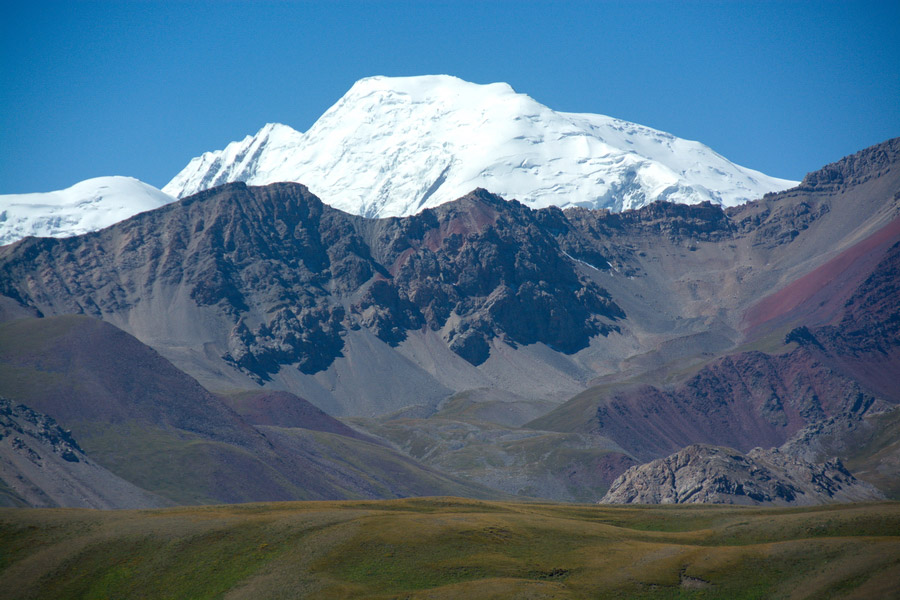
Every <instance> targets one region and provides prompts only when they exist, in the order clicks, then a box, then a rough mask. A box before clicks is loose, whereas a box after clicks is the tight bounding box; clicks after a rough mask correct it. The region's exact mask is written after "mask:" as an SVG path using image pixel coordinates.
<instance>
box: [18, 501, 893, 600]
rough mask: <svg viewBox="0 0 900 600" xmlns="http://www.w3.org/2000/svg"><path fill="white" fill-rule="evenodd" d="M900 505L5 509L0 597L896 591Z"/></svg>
mask: <svg viewBox="0 0 900 600" xmlns="http://www.w3.org/2000/svg"><path fill="white" fill-rule="evenodd" d="M898 582H900V503H877V504H865V505H841V506H824V507H814V508H803V509H796V508H794V509H760V508H743V507H723V506H691V507H682V506H668V507H621V506H591V505H564V504H537V503H534V504H531V503H499V502H483V501H475V500H463V499H457V498H421V499H406V500H391V501H344V502H293V503H268V504H243V505H227V506H199V507H198V506H194V507H178V508H169V509H159V510H145V511H94V510H83V509H3V510H0V598H191V599H200V598H229V599H236V598H298V597H310V598H323V599H328V598H385V599H387V598H466V599H467V600H473V599H477V598H728V599H735V598H891V597H900V583H898Z"/></svg>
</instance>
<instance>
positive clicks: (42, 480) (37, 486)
mask: <svg viewBox="0 0 900 600" xmlns="http://www.w3.org/2000/svg"><path fill="white" fill-rule="evenodd" d="M0 484H2V486H3V489H0V504H5V505H13V506H15V505H17V504H24V505H27V506H34V507H51V506H69V507H83V508H101V509H110V508H153V507H159V506H167V505H168V504H170V503H169V502H167V501H166V500H164V499H163V498H161V497H159V496H156V495H154V494H151V493H149V492H146V491H144V490H142V489H140V488H139V487H137V486H135V485H133V484H131V483H128V482H127V481H125V480H124V479H122V478H120V477H118V476H116V475H114V474H113V473H111V472H110V471H108V470H106V469H104V468H103V467H101V466H100V465H98V464H96V463H95V462H93V461H92V460H90V459H89V458H88V457H87V456H86V455H85V453H84V451H83V450H82V449H81V447H80V446H79V445H78V442H76V441H75V439H74V438H73V437H72V432H70V431H68V430H65V429H63V428H62V427H60V426H59V425H58V424H57V423H56V421H55V420H54V419H52V418H50V417H48V416H47V415H44V414H42V413H39V412H36V411H34V410H31V409H30V408H28V407H27V406H25V405H24V404H16V403H14V402H12V401H10V400H8V399H6V398H0Z"/></svg>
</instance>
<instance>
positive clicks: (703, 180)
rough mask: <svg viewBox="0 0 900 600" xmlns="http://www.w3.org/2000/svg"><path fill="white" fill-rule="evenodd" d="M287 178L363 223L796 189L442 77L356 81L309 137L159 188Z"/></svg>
mask: <svg viewBox="0 0 900 600" xmlns="http://www.w3.org/2000/svg"><path fill="white" fill-rule="evenodd" d="M235 181H243V182H245V183H248V184H251V185H264V184H268V183H275V182H280V181H295V182H298V183H303V184H304V185H306V186H308V187H309V188H310V189H311V190H312V191H313V193H316V194H318V195H320V196H322V197H323V198H328V202H329V204H331V205H332V206H334V207H335V208H339V209H341V210H344V211H346V212H349V213H351V214H358V215H363V216H366V217H388V216H408V215H413V214H416V213H418V212H420V211H421V210H422V209H425V208H433V207H435V206H438V205H440V204H443V203H444V202H448V201H451V200H455V199H456V198H459V197H460V196H463V195H465V194H466V193H468V192H470V191H471V190H473V189H475V188H484V189H487V190H489V191H491V192H492V193H494V194H498V195H500V196H503V197H504V198H507V199H516V200H519V201H520V202H522V203H524V204H526V205H527V206H529V207H531V208H544V207H547V206H560V207H567V206H582V207H587V208H609V209H612V210H624V209H629V208H639V207H641V206H645V205H647V204H649V203H651V202H654V201H656V200H668V201H670V202H680V203H688V204H696V203H698V202H712V203H713V204H719V205H723V206H735V205H737V204H741V203H743V202H747V201H748V200H753V199H756V198H759V197H761V196H762V195H763V194H765V193H767V192H773V191H780V190H783V189H785V188H788V187H791V186H793V185H796V183H797V182H795V181H788V180H784V179H777V178H774V177H769V176H767V175H765V174H763V173H760V172H758V171H754V170H752V169H747V168H744V167H740V166H737V165H735V164H733V163H731V162H729V161H728V160H726V159H724V158H723V157H722V156H720V155H718V154H716V153H715V152H713V151H712V150H711V149H710V148H708V147H706V146H704V145H703V144H701V143H698V142H692V141H687V140H683V139H680V138H677V137H675V136H673V135H671V134H668V133H664V132H661V131H657V130H654V129H651V128H649V127H644V126H642V125H637V124H634V123H629V122H627V121H622V120H619V119H614V118H611V117H606V116H603V115H596V114H575V113H562V112H556V111H553V110H551V109H549V108H547V107H546V106H544V105H542V104H540V103H538V102H536V101H534V100H533V99H532V98H530V97H528V96H526V95H524V94H518V93H516V92H515V91H514V90H513V89H512V88H511V87H510V86H509V85H508V84H505V83H492V84H488V85H478V84H474V83H469V82H466V81H463V80H461V79H458V78H456V77H451V76H447V75H428V76H420V77H369V78H366V79H362V80H360V81H358V82H357V83H356V84H354V85H353V87H352V88H351V89H350V90H349V91H348V92H347V94H345V95H344V97H343V98H341V99H340V100H339V101H338V102H337V103H336V104H335V105H334V106H332V107H331V108H330V109H328V110H327V111H326V112H325V113H324V114H323V115H322V117H320V118H319V120H318V121H316V123H315V124H313V126H312V127H311V128H310V129H309V131H307V132H306V133H300V132H298V131H295V130H294V129H292V128H290V127H288V126H287V125H282V124H278V123H270V124H268V125H266V126H265V127H263V128H262V129H260V131H259V132H258V133H256V134H255V135H253V136H247V137H246V138H244V139H243V140H241V141H239V142H233V143H231V144H229V145H228V146H227V147H226V148H225V149H223V150H219V151H215V152H207V153H205V154H203V155H201V156H199V157H196V158H194V159H193V160H191V162H190V163H189V164H188V165H187V166H186V167H185V168H184V169H183V170H182V171H181V172H180V173H179V174H178V175H176V176H175V177H174V178H173V179H172V181H170V182H169V183H168V184H167V185H166V186H165V187H164V188H163V191H164V192H166V193H167V194H170V195H171V196H174V197H178V198H183V197H186V196H189V195H191V194H194V193H196V192H199V191H201V190H204V189H208V188H211V187H215V186H217V185H222V184H224V183H230V182H235Z"/></svg>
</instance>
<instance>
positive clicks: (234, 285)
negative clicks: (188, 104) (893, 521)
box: [0, 142, 900, 456]
mask: <svg viewBox="0 0 900 600" xmlns="http://www.w3.org/2000/svg"><path fill="white" fill-rule="evenodd" d="M896 146H897V144H894V143H892V142H890V143H886V144H883V145H881V146H880V147H879V148H876V149H871V150H869V151H868V152H869V154H872V155H873V156H874V155H877V156H880V157H881V158H879V159H878V160H874V159H873V160H871V161H862V163H861V164H863V163H864V164H872V165H874V166H875V167H877V169H876V171H875V172H873V173H872V174H871V176H867V177H864V176H862V175H855V176H853V177H850V178H849V179H846V180H842V181H843V182H842V183H841V184H840V185H839V186H838V187H836V188H831V187H829V189H828V190H820V191H817V189H818V188H815V186H814V187H813V188H810V189H811V190H812V191H802V190H791V191H788V192H785V193H782V194H778V195H774V196H767V197H766V198H763V199H762V200H760V201H758V202H753V203H750V204H748V205H745V206H742V207H739V208H735V209H728V210H723V209H722V208H721V207H719V206H715V205H713V204H710V203H701V204H697V205H690V206H689V205H683V204H671V203H662V202H661V203H654V204H652V205H650V206H646V207H644V208H642V209H640V210H635V211H626V212H623V213H611V212H608V211H605V210H587V209H583V208H572V209H569V210H566V211H562V210H560V209H558V208H545V209H541V210H531V209H530V208H528V207H527V206H525V205H523V204H521V203H518V202H515V201H506V200H503V199H502V198H500V197H498V196H495V195H493V194H490V193H488V192H485V191H484V190H476V191H475V192H472V193H471V194H469V195H467V196H465V197H463V198H460V199H458V200H456V201H454V202H449V203H445V204H442V205H440V206H438V207H436V208H433V209H427V210H424V211H422V212H421V213H419V214H417V215H415V216H412V217H406V218H390V219H366V218H363V217H358V216H353V215H348V214H346V213H343V212H341V211H339V210H336V209H334V208H331V207H329V206H327V205H325V204H323V203H322V201H320V200H319V199H318V198H317V197H316V196H314V195H312V194H311V193H310V192H309V190H307V189H306V188H305V187H303V186H302V185H299V184H289V183H280V184H272V185H269V186H266V187H249V186H246V185H244V184H242V183H233V184H228V185H225V186H222V187H220V188H215V189H211V190H207V191H204V192H201V193H199V194H197V195H195V196H192V197H189V198H185V199H183V200H181V201H179V202H176V203H173V204H169V205H167V206H165V207H162V208H160V209H158V210H155V211H151V212H148V213H143V214H140V215H137V216H135V217H133V218H131V219H129V220H128V221H125V222H122V223H119V224H116V225H114V226H113V227H110V228H108V229H105V230H103V231H99V232H96V233H93V234H89V235H85V236H81V237H78V238H70V239H65V240H46V239H44V240H37V239H29V240H23V241H21V242H19V243H18V244H14V245H12V246H8V247H3V248H2V249H0V294H2V295H3V296H6V297H7V299H8V300H7V301H5V304H7V305H8V304H10V303H15V304H17V305H19V308H22V307H24V308H23V310H30V311H39V312H40V313H41V314H44V315H60V314H66V313H84V314H88V315H91V316H95V317H97V318H100V319H103V320H106V321H108V322H110V323H112V324H114V325H116V326H117V327H120V328H122V329H124V330H126V331H128V332H129V333H131V334H133V335H135V336H136V337H137V338H138V339H140V340H141V341H142V342H144V343H146V344H148V345H150V346H151V347H153V348H155V349H157V350H158V351H159V352H160V353H162V354H163V355H164V356H165V357H166V358H167V359H169V360H172V361H174V362H175V363H176V364H178V365H179V366H180V367H182V368H184V369H185V370H186V371H187V372H188V373H190V374H191V375H192V376H194V377H196V378H197V379H198V380H199V381H200V382H201V383H202V384H203V385H205V386H206V387H208V388H210V389H216V390H226V389H246V388H248V387H250V386H253V385H264V386H267V387H270V388H273V389H279V390H285V391H290V392H293V393H295V394H297V395H299V396H302V397H304V398H307V399H309V400H310V401H311V402H313V403H315V404H316V405H317V406H319V407H320V408H322V409H323V410H325V411H326V412H329V413H330V414H337V415H353V416H382V415H386V414H390V413H392V412H395V411H397V410H400V409H403V408H404V407H406V406H408V405H410V404H419V405H426V406H429V407H434V406H436V404H437V403H439V402H440V401H441V400H443V399H444V398H446V397H448V396H450V395H451V394H453V393H454V392H462V391H466V390H471V389H481V388H492V389H498V390H501V391H503V392H510V393H513V394H515V395H518V396H519V397H520V399H525V400H528V401H548V400H549V401H552V402H562V401H564V400H565V399H566V398H569V397H571V396H572V395H574V394H576V393H578V392H579V391H581V390H583V389H584V388H585V387H587V386H588V385H589V384H590V382H592V381H593V380H595V379H596V378H598V377H604V376H612V377H616V378H619V379H620V380H621V379H625V378H627V377H629V376H633V375H637V374H639V373H642V372H650V371H661V370H666V369H669V368H672V367H674V366H678V363H680V362H682V361H684V362H686V363H688V364H690V365H696V364H698V363H700V362H702V363H707V362H709V361H711V360H714V359H716V357H718V356H721V355H722V354H723V353H724V352H725V351H727V350H729V349H732V348H734V347H735V346H736V345H737V344H739V343H741V342H742V341H744V340H745V339H748V338H749V339H756V338H757V337H759V336H761V335H762V334H763V333H766V331H764V330H766V328H769V330H773V331H774V330H780V328H782V327H784V328H785V330H786V331H789V330H790V329H792V328H794V327H796V326H798V325H806V326H810V327H812V326H824V324H825V323H826V322H828V320H829V319H831V318H832V317H835V316H836V315H837V314H838V313H837V312H835V311H837V310H843V305H842V304H840V303H838V304H837V305H832V304H828V303H827V302H826V303H825V305H823V306H824V308H821V309H819V308H816V307H819V302H818V298H814V297H813V296H814V294H812V295H810V294H809V293H808V292H809V289H813V288H815V289H820V288H821V286H819V287H816V286H813V287H812V288H810V287H809V286H806V282H805V279H804V278H805V277H806V276H807V275H809V274H811V273H812V274H815V272H816V271H817V269H819V268H821V267H823V266H827V265H828V264H829V263H828V260H829V259H835V260H837V259H841V260H843V258H842V257H845V255H844V254H842V252H844V251H849V250H850V249H853V248H857V249H858V248H859V247H858V244H859V243H861V242H860V240H865V239H869V238H870V237H871V236H872V235H873V232H874V231H876V229H878V228H885V227H886V226H888V225H889V224H890V223H893V222H895V217H896V216H897V214H898V207H900V200H898V197H896V196H895V194H896V193H897V190H898V188H900V185H898V181H900V179H898V177H900V169H897V168H893V167H890V165H896V164H897V163H898V160H900V155H898V152H897V149H896ZM884 165H888V166H884ZM860 168H861V167H860ZM873 168H874V167H873ZM854 172H856V171H854ZM895 233H896V232H895ZM891 235H894V234H890V235H888V236H887V237H886V238H885V240H884V242H885V244H887V243H888V242H889V240H890V239H894V238H892V237H891ZM894 241H896V240H894ZM873 247H874V248H875V250H872V251H866V252H862V253H861V255H860V256H864V257H868V258H866V259H865V260H868V259H869V258H871V260H872V262H873V263H874V262H877V260H878V257H880V256H881V255H882V254H883V252H884V251H885V248H884V247H882V245H877V244H876V245H875V246H873ZM861 260H862V258H861ZM864 262H865V261H864ZM823 263H825V265H823ZM841 264H843V263H841ZM851 266H852V268H849V267H847V265H844V266H843V268H842V270H840V269H839V272H840V273H867V272H871V270H870V269H871V268H872V267H874V266H875V265H874V264H870V263H868V262H866V264H865V267H866V268H865V269H862V268H860V269H857V268H856V266H857V265H856V263H854V264H853V265H851ZM867 269H869V270H868V271H867ZM826 275H827V274H826ZM842 277H843V276H842ZM863 277H864V276H863ZM888 278H890V275H888ZM838 280H839V281H840V282H841V285H842V289H845V288H846V289H852V285H857V284H859V283H861V281H860V280H859V279H858V278H855V276H850V275H847V277H845V278H843V279H841V278H838ZM823 281H826V282H827V281H837V280H836V279H835V278H834V277H831V278H830V279H829V278H828V277H825V279H823ZM873 281H874V280H873ZM798 282H799V283H803V284H804V285H802V286H799V289H797V288H795V287H792V286H794V285H795V284H797V283H798ZM819 283H821V282H819ZM851 284H852V285H851ZM816 285H818V283H817V284H816ZM804 286H806V287H804ZM882 287H883V286H879V287H878V289H882ZM884 289H887V288H884ZM776 290H777V291H776ZM783 290H787V292H790V293H789V294H788V295H789V298H787V300H788V302H787V303H785V302H781V301H780V299H779V298H774V299H775V300H778V302H774V303H768V304H767V303H766V302H764V300H765V299H766V298H768V297H769V296H774V295H773V294H772V292H773V291H776V294H777V293H779V292H780V291H783ZM889 297H890V296H889V295H888V296H884V298H889ZM842 298H843V297H842ZM883 303H884V304H885V306H884V308H885V310H887V311H889V309H890V303H889V302H887V300H884V299H883ZM860 306H862V305H860ZM786 307H787V308H786ZM826 308H827V309H828V310H827V311H826V310H825V309H826ZM788 309H791V310H788ZM832 309H834V310H832ZM792 310H793V311H794V312H792ZM862 310H863V312H862V314H863V315H864V314H867V311H868V310H869V309H868V308H863V309H862ZM754 311H755V312H754ZM797 311H800V312H797ZM817 311H818V312H817ZM829 311H830V312H829ZM813 313H815V314H816V315H818V316H817V319H818V321H817V322H816V323H812V322H809V321H808V320H807V318H806V317H807V316H808V315H810V314H813ZM879 314H880V313H879ZM751 317H752V318H751ZM811 331H812V329H811ZM813 333H814V334H815V335H819V334H818V333H816V332H813ZM807 350H809V352H808V353H807V354H808V355H809V356H802V357H800V359H802V360H799V362H800V363H802V364H804V365H806V366H808V367H809V368H810V369H813V370H814V371H816V373H821V372H823V371H824V370H828V369H832V370H835V371H836V372H838V374H839V375H840V376H842V377H846V378H847V379H849V380H853V381H855V376H854V375H853V373H852V372H850V373H849V375H848V374H847V372H846V371H845V370H844V368H843V367H840V365H838V364H837V363H836V362H835V361H834V359H833V358H831V359H828V360H825V359H824V358H823V357H822V356H821V355H819V354H815V352H813V351H812V350H810V349H808V348H807ZM684 362H682V364H681V365H680V366H684ZM750 363H754V364H750ZM847 364H849V363H847ZM720 365H721V366H722V368H721V369H717V367H716V365H713V367H714V368H713V371H718V372H712V373H704V377H705V380H704V381H702V382H699V387H698V388H697V389H698V390H699V391H703V390H706V391H707V392H709V393H710V394H713V395H715V396H716V398H714V399H713V400H711V401H710V402H709V403H708V404H709V406H711V407H715V406H718V405H721V404H723V403H724V404H728V402H729V401H728V396H727V394H728V392H729V389H730V387H731V386H732V385H735V386H738V385H739V386H743V387H744V388H746V389H747V390H749V394H750V395H751V396H753V398H754V402H757V401H758V402H759V403H760V404H765V403H766V402H767V401H768V400H769V399H770V398H769V395H766V397H761V398H757V395H758V394H761V393H763V392H764V391H765V390H764V388H765V387H766V386H765V385H762V384H761V385H759V386H758V385H756V384H755V383H754V382H749V383H747V382H741V381H737V379H735V377H738V378H740V377H742V376H743V374H745V373H754V372H757V371H759V372H761V374H760V377H762V378H765V377H769V376H770V375H771V376H773V377H777V378H781V379H780V380H778V381H772V382H770V383H771V385H770V386H769V387H772V388H773V393H772V394H771V396H772V397H771V400H772V401H771V402H770V403H769V405H766V406H768V408H766V410H765V411H764V413H765V414H763V415H762V416H760V417H759V418H760V419H762V420H761V421H759V422H760V423H763V422H765V423H769V424H768V425H764V428H769V429H771V428H772V427H775V428H780V429H779V433H778V435H777V436H776V437H771V438H764V439H747V440H739V441H735V440H733V439H722V440H709V441H712V442H713V443H721V444H726V445H734V446H737V447H739V448H741V449H748V448H749V447H752V446H754V445H757V444H759V443H764V444H766V445H775V444H778V443H781V442H783V441H784V439H786V437H787V436H789V435H790V434H791V433H793V431H794V430H795V429H796V428H797V427H799V426H802V425H804V424H806V422H808V421H807V417H806V416H802V415H801V416H802V418H798V417H797V416H796V415H793V414H790V410H793V409H790V410H788V409H785V410H786V411H787V412H785V411H782V410H781V409H780V408H779V406H778V403H779V402H780V403H781V405H784V406H788V405H790V404H792V402H793V401H792V400H790V399H789V398H788V395H787V394H788V393H789V391H790V386H791V385H793V384H792V383H791V381H790V378H791V377H793V371H796V369H795V368H794V367H792V366H791V365H790V364H778V361H777V360H772V359H771V357H767V356H749V355H747V356H743V357H740V358H739V359H736V360H733V361H731V362H730V363H729V361H727V360H725V361H722V362H721V363H720ZM680 366H679V368H680ZM820 367H821V368H820ZM837 367H840V368H837ZM851 371H852V369H851ZM807 379H809V385H808V386H807V387H808V388H810V389H812V390H813V391H814V393H815V394H816V395H817V396H818V398H819V400H816V401H813V399H812V396H811V395H809V394H807V395H805V396H803V398H805V399H806V400H809V402H808V404H809V406H808V407H803V406H798V407H797V411H800V412H803V411H806V410H807V409H809V410H811V411H812V412H810V418H820V417H821V416H820V415H819V414H818V413H817V412H816V411H817V410H818V409H816V408H815V407H816V405H817V404H816V402H818V404H819V405H822V406H823V407H824V406H825V405H829V403H830V402H831V400H829V399H827V398H826V399H822V398H823V397H822V395H821V391H822V390H823V389H825V388H824V387H822V388H820V387H817V386H819V384H818V383H816V382H814V381H812V377H808V378H807ZM650 381H651V382H653V379H652V378H650ZM823 385H825V384H823ZM828 385H831V384H828ZM867 386H868V384H867ZM867 386H863V387H865V388H866V389H865V390H863V393H869V394H870V395H877V394H871V392H872V390H871V389H869V388H868V387H867ZM760 390H762V391H760ZM670 391H671V390H661V391H660V394H659V395H657V397H663V396H667V395H668V394H669V392H670ZM875 391H876V392H880V391H881V388H879V389H878V390H875ZM722 394H725V395H722ZM806 400H803V402H806ZM704 406H705V405H704V404H703V403H702V402H700V403H699V410H703V409H704ZM747 410H753V411H755V410H756V408H753V409H747ZM823 410H824V411H825V413H826V415H827V414H828V412H827V408H823ZM782 413H784V414H782ZM814 413H815V414H814ZM582 414H583V413H582ZM643 414H644V413H643V412H642V413H641V416H643ZM758 420H759V419H758ZM753 427H755V425H753ZM581 432H582V433H588V431H581ZM748 435H750V436H751V437H752V436H755V435H756V433H755V430H753V429H752V427H751V431H750V433H749V434H748ZM779 436H780V437H779ZM690 441H698V440H696V439H693V440H691V439H675V440H672V442H673V443H672V444H671V445H669V446H667V447H665V448H659V449H657V450H654V452H657V451H659V452H661V453H662V454H663V455H664V454H667V453H669V452H672V451H673V450H675V449H677V448H680V447H682V446H684V445H685V443H689V442H690ZM658 455H659V454H656V455H655V456H658Z"/></svg>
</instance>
